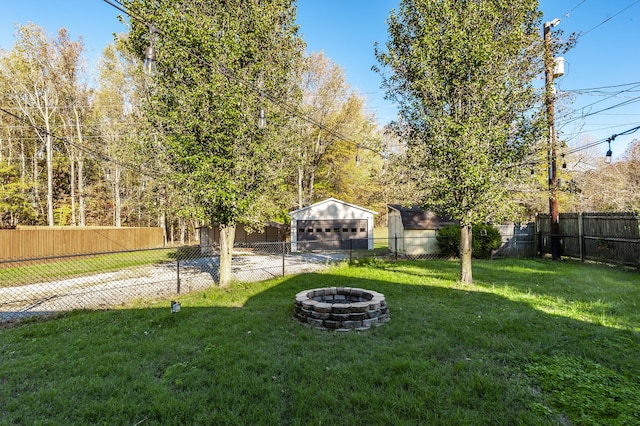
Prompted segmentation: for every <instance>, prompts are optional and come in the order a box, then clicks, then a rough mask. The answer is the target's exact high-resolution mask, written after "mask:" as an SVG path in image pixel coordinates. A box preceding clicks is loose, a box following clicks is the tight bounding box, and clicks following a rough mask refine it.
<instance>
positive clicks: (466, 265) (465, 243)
mask: <svg viewBox="0 0 640 426" xmlns="http://www.w3.org/2000/svg"><path fill="white" fill-rule="evenodd" d="M471 239H472V233H471V225H462V226H461V227H460V282H461V283H463V284H472V283H473V274H472V268H471V255H472V246H471Z"/></svg>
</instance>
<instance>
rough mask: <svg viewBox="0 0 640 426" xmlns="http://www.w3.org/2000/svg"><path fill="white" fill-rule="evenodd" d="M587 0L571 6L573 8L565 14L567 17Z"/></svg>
mask: <svg viewBox="0 0 640 426" xmlns="http://www.w3.org/2000/svg"><path fill="white" fill-rule="evenodd" d="M586 1H587V0H582V1H581V2H580V3H578V4H576V5H575V6H573V7H572V8H571V10H569V11H568V12H567V13H565V14H564V15H563V16H564V17H565V18H569V16H570V15H571V13H572V12H573V11H574V10H576V9H577V8H578V7H580V6H581V5H582V4H584V2H586Z"/></svg>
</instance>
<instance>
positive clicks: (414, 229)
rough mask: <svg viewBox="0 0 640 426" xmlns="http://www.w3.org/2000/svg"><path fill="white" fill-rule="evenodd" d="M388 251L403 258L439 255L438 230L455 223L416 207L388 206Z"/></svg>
mask: <svg viewBox="0 0 640 426" xmlns="http://www.w3.org/2000/svg"><path fill="white" fill-rule="evenodd" d="M387 207H388V214H389V215H388V227H387V229H388V235H389V250H391V252H394V253H398V254H400V255H403V256H426V255H435V254H438V253H439V248H438V241H437V239H436V236H437V235H438V230H439V229H440V228H443V227H445V226H448V225H456V224H457V222H456V221H454V220H451V219H449V218H448V217H444V216H438V215H437V214H436V213H434V212H432V211H428V210H423V209H421V208H418V207H403V206H401V205H399V204H388V205H387Z"/></svg>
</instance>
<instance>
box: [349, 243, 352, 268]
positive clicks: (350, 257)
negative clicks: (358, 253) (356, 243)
mask: <svg viewBox="0 0 640 426" xmlns="http://www.w3.org/2000/svg"><path fill="white" fill-rule="evenodd" d="M352 263H353V238H349V265H351V264H352Z"/></svg>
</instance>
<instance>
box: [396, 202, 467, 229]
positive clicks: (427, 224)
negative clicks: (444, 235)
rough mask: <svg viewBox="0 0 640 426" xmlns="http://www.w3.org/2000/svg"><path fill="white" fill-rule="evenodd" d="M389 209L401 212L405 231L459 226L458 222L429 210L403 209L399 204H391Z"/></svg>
mask: <svg viewBox="0 0 640 426" xmlns="http://www.w3.org/2000/svg"><path fill="white" fill-rule="evenodd" d="M389 208H390V209H393V210H397V211H398V212H400V217H401V219H402V226H403V227H404V229H440V228H442V227H445V226H448V225H455V224H457V222H456V221H454V220H452V219H450V218H448V217H445V216H438V215H437V214H436V213H434V212H432V211H429V210H422V209H421V208H418V207H403V206H401V205H399V204H389Z"/></svg>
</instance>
